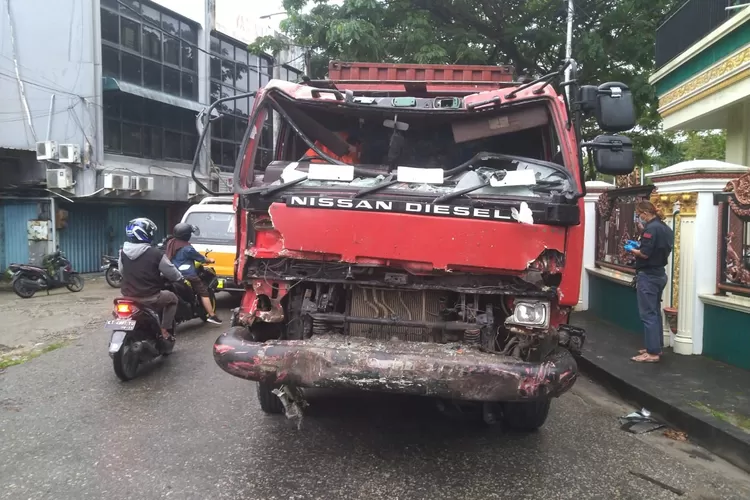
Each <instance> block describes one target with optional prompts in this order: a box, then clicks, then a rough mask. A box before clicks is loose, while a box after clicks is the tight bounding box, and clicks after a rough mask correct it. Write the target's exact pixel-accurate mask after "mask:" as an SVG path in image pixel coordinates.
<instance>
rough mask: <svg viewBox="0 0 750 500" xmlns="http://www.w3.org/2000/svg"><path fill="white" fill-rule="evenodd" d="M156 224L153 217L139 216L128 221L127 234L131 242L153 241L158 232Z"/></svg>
mask: <svg viewBox="0 0 750 500" xmlns="http://www.w3.org/2000/svg"><path fill="white" fill-rule="evenodd" d="M156 229H157V228H156V224H154V223H153V221H151V219H146V218H145V217H139V218H137V219H133V220H131V221H130V222H128V225H127V226H126V227H125V234H126V235H127V237H128V241H129V242H131V243H151V242H152V241H153V239H154V234H156Z"/></svg>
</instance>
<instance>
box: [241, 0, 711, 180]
mask: <svg viewBox="0 0 750 500" xmlns="http://www.w3.org/2000/svg"><path fill="white" fill-rule="evenodd" d="M682 2H683V0H576V2H575V4H576V5H575V10H576V11H575V23H574V33H573V56H574V58H575V59H576V61H577V62H578V64H579V68H578V69H579V72H578V80H579V81H580V82H581V83H589V84H595V83H602V82H607V81H621V82H623V83H625V84H627V85H628V86H629V87H630V88H631V90H632V92H633V94H634V97H635V101H636V104H637V110H638V126H637V127H636V129H634V131H633V132H631V133H629V134H628V135H630V136H631V138H632V139H633V141H634V144H635V148H636V161H637V162H638V164H640V165H651V164H654V163H656V164H659V163H660V162H661V161H664V160H667V159H673V158H677V157H682V155H683V154H685V151H683V150H681V149H680V148H681V146H679V145H678V144H676V143H675V142H674V140H673V139H674V138H673V137H672V136H670V135H669V134H665V133H663V132H662V131H661V130H660V122H661V119H660V117H659V114H658V113H657V99H656V95H655V93H654V89H653V87H651V86H650V85H649V84H648V77H649V76H650V75H651V74H652V73H653V72H654V69H655V68H654V60H653V56H654V47H655V38H656V28H657V27H658V26H659V24H660V23H661V21H662V20H663V19H664V17H665V15H666V14H667V13H668V12H669V11H671V10H672V9H673V8H674V7H676V6H677V5H678V4H681V3H682ZM284 8H285V9H286V11H287V12H288V14H289V17H288V18H287V19H285V20H284V21H283V22H282V25H281V27H282V30H283V31H284V32H285V33H286V35H287V36H289V37H290V39H291V40H293V43H295V44H297V45H302V46H305V47H310V48H311V49H312V50H313V51H314V54H315V56H314V57H313V61H312V69H311V71H310V73H311V75H310V76H311V77H313V78H324V77H325V76H326V72H327V61H328V60H332V59H338V60H345V61H365V62H368V61H369V62H405V63H422V64H425V63H439V64H444V63H450V64H512V65H513V66H514V67H515V68H516V72H517V74H518V75H519V76H520V75H531V76H535V75H541V74H545V73H548V72H550V71H554V70H555V69H557V68H558V67H559V65H560V63H561V61H562V60H563V59H564V55H565V39H566V29H567V27H566V18H567V4H566V2H563V1H562V0H502V1H487V0H343V1H342V2H337V3H331V2H329V1H328V0H285V1H284ZM274 43H279V42H278V40H276V41H274V40H273V39H268V38H267V37H266V38H264V39H261V40H259V41H258V42H256V44H255V45H256V49H264V50H266V51H267V52H272V51H273V50H274V47H277V46H275V45H274ZM583 134H584V137H585V138H587V139H588V138H590V137H591V136H593V135H594V134H596V129H595V127H593V126H587V127H584V130H583ZM702 139H704V138H701V140H702ZM698 142H700V140H698ZM701 147H702V146H701ZM709 149H710V148H709ZM670 161H671V160H670ZM594 175H595V173H594V172H593V170H592V171H591V176H592V177H593V176H594Z"/></svg>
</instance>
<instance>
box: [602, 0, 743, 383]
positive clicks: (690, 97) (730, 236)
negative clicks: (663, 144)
mask: <svg viewBox="0 0 750 500" xmlns="http://www.w3.org/2000/svg"><path fill="white" fill-rule="evenodd" d="M655 56H656V61H655V62H656V67H657V69H656V71H655V73H654V74H653V75H652V76H651V78H650V82H651V84H652V85H653V86H654V88H655V91H656V94H657V96H658V99H659V108H658V110H659V113H660V115H661V117H662V118H663V124H664V128H665V129H666V130H673V131H681V130H710V129H724V130H726V132H727V144H726V156H725V161H716V160H715V159H712V160H708V159H702V158H698V159H695V161H688V162H684V163H681V164H678V165H673V166H671V167H669V168H666V169H663V170H660V171H658V172H654V173H652V174H649V175H648V177H649V178H650V179H651V181H652V182H653V186H654V187H655V189H654V190H653V191H652V192H650V194H649V195H648V196H649V197H650V199H651V201H652V202H654V203H655V204H656V205H657V207H658V208H660V209H661V210H662V212H664V213H665V214H666V215H667V222H668V223H669V224H670V225H671V226H672V227H673V229H674V233H675V248H674V252H673V254H672V258H671V262H670V265H669V269H668V271H669V279H670V281H669V286H668V287H667V288H666V289H665V295H664V297H663V305H664V314H665V320H667V319H668V320H669V324H670V325H671V328H670V329H669V330H665V344H666V345H670V346H672V348H673V349H674V352H675V353H677V354H685V355H691V354H702V355H706V356H709V357H712V358H715V359H718V360H721V361H724V362H726V363H731V364H735V365H738V366H741V367H743V368H747V369H750V361H749V360H750V341H748V338H747V332H748V331H749V330H750V210H748V208H747V207H748V206H749V205H750V173H748V172H749V171H750V169H748V166H749V165H750V2H748V0H686V1H684V2H683V3H682V4H681V5H680V6H679V7H678V8H677V9H676V10H675V11H674V12H673V13H672V14H671V15H670V16H669V17H668V18H667V19H666V20H665V22H664V23H663V24H662V25H661V26H660V27H659V28H658V30H657V33H656V47H655ZM615 191H616V190H613V191H609V192H608V198H607V199H615V198H617V197H618V196H619V197H620V198H621V199H624V201H628V200H627V199H625V198H626V196H625V194H627V193H624V194H623V193H616V192H615ZM621 201H622V200H621ZM615 205H616V204H615ZM626 205H627V203H624V204H622V206H626ZM622 210H624V208H622ZM600 274H601V273H600ZM610 281H611V280H610ZM618 285H619V290H620V291H619V293H620V294H622V295H628V294H631V295H630V296H632V297H633V298H634V295H632V292H630V291H629V290H628V289H627V288H626V287H627V285H628V283H627V279H626V280H624V281H623V282H621V283H618ZM607 286H610V287H612V285H611V284H607ZM631 303H632V302H631ZM623 321H624V319H623ZM666 324H667V322H666V321H665V325H666ZM637 326H638V325H635V327H637ZM635 327H631V329H632V328H635Z"/></svg>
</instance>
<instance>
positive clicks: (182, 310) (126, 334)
mask: <svg viewBox="0 0 750 500" xmlns="http://www.w3.org/2000/svg"><path fill="white" fill-rule="evenodd" d="M209 253H210V252H206V255H208V254H209ZM180 267H183V266H180ZM195 267H196V270H197V271H198V277H199V278H200V279H201V280H203V282H204V283H205V284H206V287H207V288H208V293H209V298H210V300H211V304H212V306H213V307H216V287H217V284H218V281H219V280H218V279H217V278H216V272H215V271H214V270H213V269H212V268H210V267H207V266H204V265H203V264H201V263H199V262H196V263H195ZM182 270H183V271H184V270H185V269H184V268H183V269H182ZM164 289H165V290H169V291H171V292H173V293H174V294H175V295H177V299H178V302H177V313H176V314H175V326H176V325H177V324H180V323H184V322H186V321H190V320H192V319H195V318H200V319H201V320H203V321H204V322H205V321H206V320H208V314H207V313H206V310H205V309H204V308H203V303H202V302H201V300H200V297H198V296H197V295H196V294H195V293H194V292H193V289H192V287H191V286H190V282H189V281H188V280H184V282H175V283H169V282H167V281H165V283H164ZM114 306H115V308H114V311H113V312H112V316H113V319H111V320H108V321H107V322H106V323H105V328H106V329H108V330H112V335H111V336H110V340H109V356H110V357H111V358H112V364H113V367H114V370H115V375H117V377H118V378H119V379H120V380H122V381H123V382H127V381H129V380H132V379H134V378H135V377H136V375H137V372H138V367H139V366H140V365H141V364H144V363H147V362H149V361H151V360H153V359H156V358H158V357H159V356H164V357H166V356H169V355H170V354H171V353H172V350H173V349H174V344H175V340H174V326H173V327H172V328H171V331H170V333H171V334H172V335H173V336H172V338H171V339H170V340H167V339H164V337H163V336H162V334H161V313H160V312H156V311H154V310H153V309H151V308H150V307H148V306H145V305H143V304H141V303H139V302H138V299H136V298H132V297H119V298H116V299H115V301H114Z"/></svg>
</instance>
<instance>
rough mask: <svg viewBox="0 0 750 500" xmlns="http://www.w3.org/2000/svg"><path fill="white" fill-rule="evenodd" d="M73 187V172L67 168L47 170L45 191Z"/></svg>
mask: <svg viewBox="0 0 750 500" xmlns="http://www.w3.org/2000/svg"><path fill="white" fill-rule="evenodd" d="M71 187H73V172H72V171H71V170H70V168H68V167H63V168H49V169H47V189H69V188H71Z"/></svg>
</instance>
